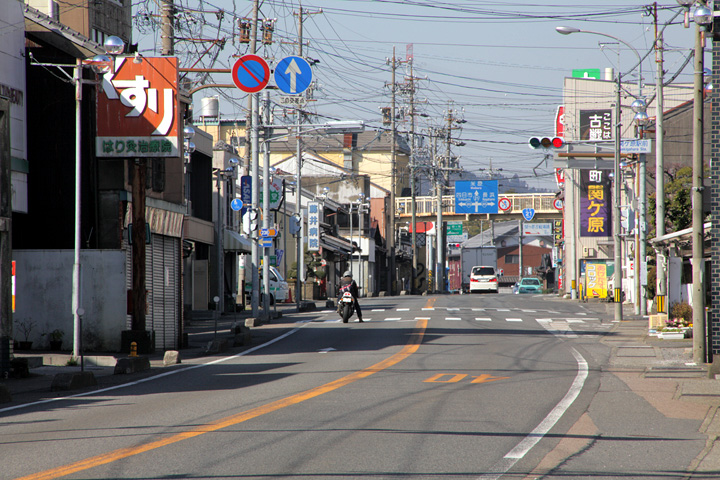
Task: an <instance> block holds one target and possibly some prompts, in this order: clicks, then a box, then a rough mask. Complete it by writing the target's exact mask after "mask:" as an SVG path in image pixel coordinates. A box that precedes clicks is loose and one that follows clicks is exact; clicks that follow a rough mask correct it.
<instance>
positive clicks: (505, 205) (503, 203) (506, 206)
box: [498, 197, 512, 212]
mask: <svg viewBox="0 0 720 480" xmlns="http://www.w3.org/2000/svg"><path fill="white" fill-rule="evenodd" d="M510 207H512V202H511V201H510V199H509V198H507V197H502V198H501V199H500V200H498V208H499V209H500V210H502V211H503V212H507V211H508V210H510Z"/></svg>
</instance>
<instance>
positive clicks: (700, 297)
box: [692, 23, 707, 365]
mask: <svg viewBox="0 0 720 480" xmlns="http://www.w3.org/2000/svg"><path fill="white" fill-rule="evenodd" d="M704 40H705V36H704V34H703V28H702V27H701V26H700V25H699V24H697V23H696V24H695V59H694V62H693V63H694V65H695V78H694V82H693V90H694V95H693V114H694V115H693V161H692V167H693V173H692V279H693V285H692V310H693V361H694V362H695V363H696V364H698V365H700V364H702V363H705V361H706V358H707V357H706V346H705V329H706V327H705V282H704V275H703V271H704V266H705V265H704V263H705V260H704V250H705V235H704V229H703V189H704V187H703V181H704V175H703V153H704V149H703V131H704V111H703V110H704V109H703V97H704V95H703V94H704V87H705V85H704V82H703V73H704V72H703V70H704V59H703V55H704V45H703V43H704Z"/></svg>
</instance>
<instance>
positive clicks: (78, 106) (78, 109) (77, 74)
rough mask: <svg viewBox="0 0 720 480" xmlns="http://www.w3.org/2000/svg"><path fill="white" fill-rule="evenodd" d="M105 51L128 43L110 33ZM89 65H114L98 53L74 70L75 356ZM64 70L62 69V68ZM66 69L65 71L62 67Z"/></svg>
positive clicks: (103, 69)
mask: <svg viewBox="0 0 720 480" xmlns="http://www.w3.org/2000/svg"><path fill="white" fill-rule="evenodd" d="M104 48H105V51H106V52H107V53H108V54H110V55H113V56H114V55H119V54H121V53H122V52H123V50H124V49H125V43H124V42H123V41H122V39H120V38H119V37H116V36H114V35H113V36H110V37H108V38H107V39H106V40H105V45H104ZM86 65H87V66H90V67H91V68H92V69H93V70H94V71H95V72H96V73H97V74H104V73H107V72H109V71H110V70H111V69H112V68H113V61H112V59H111V58H110V57H109V56H107V55H95V56H94V57H93V58H92V59H91V60H83V59H77V61H76V63H75V69H74V70H75V71H74V75H73V78H72V81H73V83H74V85H75V231H74V248H73V250H74V260H73V276H72V301H71V304H72V305H71V309H72V314H73V353H72V355H73V358H78V356H79V355H80V345H81V344H80V342H81V334H82V325H81V318H80V317H81V315H80V314H79V313H78V312H79V311H82V307H81V305H80V279H81V263H80V244H81V238H80V237H81V231H80V218H81V200H80V193H81V190H80V188H81V180H82V179H81V166H82V155H81V151H82V142H81V137H82V135H81V128H82V86H83V83H86V82H84V81H83V78H82V77H83V75H82V71H83V67H84V66H86ZM61 70H62V69H61ZM62 71H63V72H64V70H62Z"/></svg>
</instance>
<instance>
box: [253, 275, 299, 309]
mask: <svg viewBox="0 0 720 480" xmlns="http://www.w3.org/2000/svg"><path fill="white" fill-rule="evenodd" d="M259 278H260V288H261V290H260V295H261V298H262V294H263V293H264V291H263V290H262V288H263V287H264V283H263V269H262V267H261V268H260V272H259ZM269 283H270V305H273V304H274V303H275V301H278V302H281V303H282V302H285V301H286V300H287V298H288V292H289V290H290V289H289V287H288V284H287V282H286V281H285V279H284V278H283V276H282V274H281V273H280V272H279V271H278V269H277V268H275V267H273V266H270V282H269ZM252 291H253V288H252V279H251V278H248V279H246V280H245V294H246V295H251V294H252ZM248 303H250V302H248Z"/></svg>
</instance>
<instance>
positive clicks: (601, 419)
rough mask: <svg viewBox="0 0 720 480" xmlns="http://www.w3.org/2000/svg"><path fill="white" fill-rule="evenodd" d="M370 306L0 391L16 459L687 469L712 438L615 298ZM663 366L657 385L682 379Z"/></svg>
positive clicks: (94, 473)
mask: <svg viewBox="0 0 720 480" xmlns="http://www.w3.org/2000/svg"><path fill="white" fill-rule="evenodd" d="M363 306H364V307H365V308H364V318H365V320H366V323H363V324H359V323H350V324H343V323H341V322H339V319H338V318H337V315H336V314H335V313H334V312H331V311H319V312H308V313H304V314H296V315H295V316H293V318H292V320H299V321H300V323H286V324H277V325H274V326H273V327H269V328H262V329H257V331H256V335H255V336H256V338H257V340H258V341H257V342H256V343H255V344H254V345H253V346H252V347H251V348H245V349H241V350H239V351H238V352H237V353H235V354H228V355H225V356H215V357H207V358H200V359H197V360H196V361H193V362H192V363H187V364H183V365H182V366H180V367H178V368H174V369H168V370H166V371H164V372H162V374H161V375H159V376H154V377H143V378H138V379H137V381H136V382H132V383H130V384H128V385H125V386H122V387H121V388H114V387H113V388H108V389H106V390H102V389H101V390H99V391H95V392H91V393H89V394H83V395H82V396H76V397H69V398H65V399H60V400H56V401H53V402H52V403H51V404H47V403H43V404H38V405H34V406H28V407H26V408H21V409H16V410H12V411H8V412H3V411H2V409H1V408H0V439H2V440H0V442H2V446H0V451H1V452H2V454H0V455H1V458H2V464H3V468H2V471H3V473H2V475H1V476H2V478H75V479H84V478H87V479H101V478H102V479H110V478H113V479H138V478H187V479H196V478H208V479H209V478H211V479H219V478H222V479H225V478H228V479H230V478H233V479H234V478H243V479H266V478H287V479H291V478H323V479H326V478H327V479H347V478H372V479H378V478H387V479H394V478H413V479H425V478H427V479H437V478H443V479H488V480H489V479H495V478H523V479H525V478H527V479H530V478H557V479H560V478H563V479H567V478H594V479H604V478H608V479H610V478H670V479H674V478H677V479H681V478H686V473H685V472H686V471H687V470H688V468H689V467H691V468H694V467H696V466H698V465H701V464H703V459H704V458H705V457H707V456H708V455H707V454H708V453H710V452H709V450H708V448H707V446H706V445H707V439H708V436H707V435H706V434H705V433H704V432H702V431H701V429H702V425H703V423H704V422H705V423H707V422H706V419H707V418H708V413H709V408H708V407H707V406H705V407H704V408H703V407H702V406H699V407H696V408H693V407H692V406H689V405H688V403H687V402H680V401H679V400H677V399H675V400H674V399H672V398H668V397H667V396H665V397H662V396H660V397H659V398H662V401H663V402H676V404H673V405H672V406H673V407H676V408H679V409H682V410H681V411H680V412H677V411H675V410H672V409H667V408H664V407H667V406H668V405H664V406H663V405H658V404H654V403H653V400H652V399H650V398H649V397H648V396H645V395H644V394H643V389H646V388H647V383H643V382H644V379H643V378H642V377H639V376H638V375H637V372H636V371H635V369H633V368H629V367H628V368H625V367H618V365H617V364H614V363H613V361H612V353H613V351H615V350H616V348H617V347H616V346H613V345H612V343H611V342H610V340H611V339H612V338H613V332H615V331H616V329H617V327H618V325H617V324H615V323H614V322H612V321H610V320H609V319H608V317H607V315H606V314H605V313H604V308H590V307H588V306H586V305H584V304H580V303H576V302H564V301H561V300H558V299H556V298H554V297H547V296H517V295H504V294H497V295H472V296H471V295H462V296H439V297H392V298H382V299H366V300H365V301H363ZM288 319H289V318H287V315H286V320H288ZM665 381H667V382H670V383H671V382H672V381H670V380H663V379H661V380H656V381H655V383H654V385H655V386H654V387H653V388H654V390H653V395H656V394H658V392H660V393H661V394H662V392H663V389H665V392H666V393H667V392H669V393H672V395H673V396H674V394H675V392H676V391H677V390H673V389H672V386H671V385H670V383H668V384H666V385H661V386H660V387H658V386H657V385H658V383H657V382H665ZM710 423H712V422H710ZM705 464H707V462H705ZM706 475H715V476H702V477H701V476H698V477H697V478H718V477H717V476H716V475H717V472H713V473H712V474H709V473H707V474H706Z"/></svg>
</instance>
